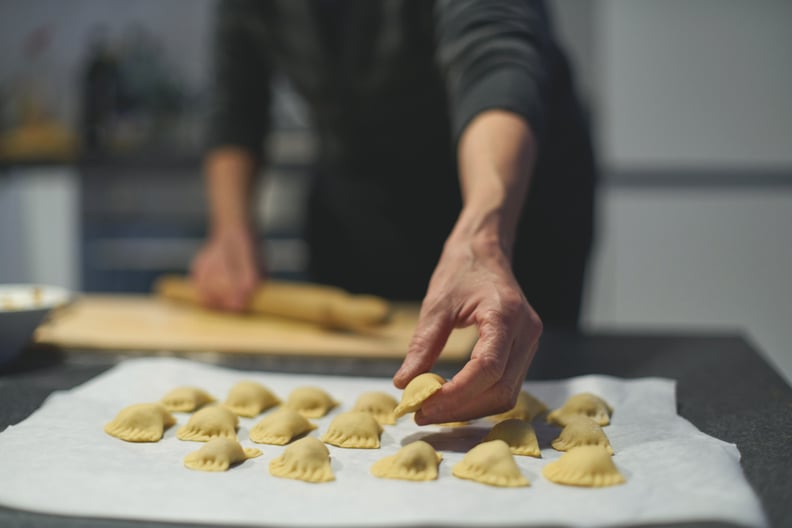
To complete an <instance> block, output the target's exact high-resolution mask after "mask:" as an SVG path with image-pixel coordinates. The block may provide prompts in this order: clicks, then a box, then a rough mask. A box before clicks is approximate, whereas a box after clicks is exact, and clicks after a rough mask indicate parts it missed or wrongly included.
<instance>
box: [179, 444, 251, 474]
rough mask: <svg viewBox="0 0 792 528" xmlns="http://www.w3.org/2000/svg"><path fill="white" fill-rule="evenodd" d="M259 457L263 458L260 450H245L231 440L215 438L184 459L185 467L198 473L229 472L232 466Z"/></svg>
mask: <svg viewBox="0 0 792 528" xmlns="http://www.w3.org/2000/svg"><path fill="white" fill-rule="evenodd" d="M257 456H261V451H260V450H259V449H255V448H243V447H242V446H241V445H239V442H237V441H236V440H232V439H230V438H213V439H212V440H209V441H208V442H207V443H205V444H204V445H203V446H201V448H200V449H199V450H198V451H193V452H192V453H190V454H188V455H187V456H186V457H184V467H186V468H189V469H195V470H198V471H227V470H228V468H230V467H231V466H232V465H234V464H239V463H240V462H244V461H245V460H247V459H248V458H255V457H257Z"/></svg>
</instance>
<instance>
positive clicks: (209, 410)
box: [176, 405, 239, 442]
mask: <svg viewBox="0 0 792 528" xmlns="http://www.w3.org/2000/svg"><path fill="white" fill-rule="evenodd" d="M238 424H239V418H237V416H236V415H235V414H234V413H232V412H231V411H229V410H228V409H226V408H225V407H223V406H222V405H211V406H209V407H204V408H203V409H201V410H199V411H198V412H196V413H195V414H193V415H192V416H191V417H190V419H189V420H188V421H187V425H184V426H182V427H179V430H178V431H176V437H177V438H178V439H179V440H193V441H195V442H208V441H209V440H211V439H213V438H233V439H236V428H237V425H238Z"/></svg>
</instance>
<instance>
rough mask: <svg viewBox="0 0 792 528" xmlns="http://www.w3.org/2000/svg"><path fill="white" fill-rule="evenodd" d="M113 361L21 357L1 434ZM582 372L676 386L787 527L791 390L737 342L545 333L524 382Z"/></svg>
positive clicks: (8, 522) (12, 374)
mask: <svg viewBox="0 0 792 528" xmlns="http://www.w3.org/2000/svg"><path fill="white" fill-rule="evenodd" d="M120 357H121V356H115V355H110V354H105V353H74V352H71V353H68V354H63V353H60V352H58V351H54V350H36V351H30V352H29V353H28V354H27V355H26V356H24V357H23V359H22V360H21V361H19V362H18V363H16V364H14V365H11V366H10V367H8V368H6V369H5V371H0V430H3V429H5V427H6V426H8V425H12V424H16V423H18V422H20V421H22V420H23V419H24V418H25V417H27V416H28V415H29V414H30V413H32V412H33V411H34V410H35V409H36V408H38V406H39V405H40V404H41V403H42V401H43V400H44V399H45V398H46V397H47V395H49V394H50V393H51V392H52V391H55V390H60V389H67V388H71V387H74V386H75V385H78V384H80V383H82V382H84V381H86V380H88V379H90V378H92V377H94V376H96V375H97V374H99V373H101V372H103V371H105V370H107V369H108V368H110V367H111V366H112V365H114V364H115V363H116V362H117V361H118V360H119V358H120ZM195 358H196V359H199V360H202V361H211V362H214V363H219V364H222V365H225V366H229V367H234V368H244V369H254V370H270V371H280V372H311V373H324V374H329V375H340V374H343V375H366V376H390V375H391V374H392V373H393V372H394V371H395V370H396V368H397V366H398V365H397V363H396V362H393V361H367V360H352V359H341V360H328V359H321V360H317V359H309V358H293V357H292V358H277V357H263V358H262V357H250V356H235V357H218V356H217V355H200V356H195ZM458 366H459V365H450V364H447V365H443V366H441V367H438V369H436V370H437V371H438V372H440V373H441V374H446V375H450V374H451V373H452V372H453V371H455V370H456V368H458ZM582 374H608V375H613V376H619V377H624V378H635V377H644V376H662V377H667V378H673V379H675V380H677V402H678V410H679V414H680V415H681V416H683V417H685V418H687V419H688V420H690V421H691V422H693V424H695V425H696V426H697V427H698V428H699V429H700V430H702V431H703V432H705V433H707V434H710V435H712V436H715V437H717V438H720V439H722V440H725V441H727V442H732V443H735V444H737V447H738V448H739V449H740V453H741V454H742V466H743V469H744V471H745V474H746V476H747V478H748V481H749V482H750V483H751V484H752V486H753V488H754V489H755V490H756V493H757V494H758V495H759V497H760V498H761V500H762V503H763V504H764V507H765V511H766V512H767V515H768V518H769V519H770V522H771V524H772V526H776V527H787V526H792V388H790V387H789V385H787V384H786V383H785V382H784V380H783V379H782V378H781V377H780V376H779V375H778V374H777V373H776V372H775V371H774V370H773V369H772V368H771V367H770V366H769V365H768V364H767V362H766V361H765V360H764V359H763V358H762V356H761V355H760V354H759V353H758V352H757V351H756V350H755V349H754V348H753V347H752V346H751V345H750V344H748V343H747V342H746V341H745V340H744V339H742V338H740V337H737V336H732V335H693V334H691V335H679V334H673V335H672V334H668V335H646V334H638V333H636V334H619V335H604V334H597V335H578V334H558V333H552V332H547V333H546V335H545V337H543V339H542V346H541V349H540V353H539V355H538V356H537V359H536V360H535V362H534V366H533V367H532V371H531V374H530V376H529V378H535V379H554V378H566V377H570V376H577V375H582ZM2 480H4V479H2V476H0V481H2ZM0 526H3V527H6V526H7V527H30V526H46V527H53V528H66V527H69V528H72V527H98V526H111V527H114V528H121V527H125V528H126V527H130V528H131V527H138V528H140V527H143V526H146V527H154V526H160V527H166V526H171V527H172V526H175V525H173V524H164V523H163V524H157V523H149V522H146V523H137V522H132V521H119V520H107V519H85V518H73V517H59V516H53V515H41V514H34V513H28V512H22V511H17V510H9V509H5V508H1V507H0ZM674 526H683V525H680V524H677V525H674ZM684 526H724V525H723V524H721V523H698V524H695V525H693V524H691V525H684Z"/></svg>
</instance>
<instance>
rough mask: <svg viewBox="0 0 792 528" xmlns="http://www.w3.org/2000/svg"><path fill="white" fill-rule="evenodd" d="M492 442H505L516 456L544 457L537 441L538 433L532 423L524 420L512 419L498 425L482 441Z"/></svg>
mask: <svg viewBox="0 0 792 528" xmlns="http://www.w3.org/2000/svg"><path fill="white" fill-rule="evenodd" d="M490 440H503V441H504V442H506V443H507V444H508V445H509V449H511V452H512V453H513V454H515V455H524V456H531V457H536V458H541V456H542V451H541V450H540V449H539V441H538V440H537V439H536V431H534V428H533V426H532V425H531V424H530V422H526V421H524V420H517V419H512V420H505V421H503V422H500V423H499V424H496V425H495V427H493V428H492V430H491V431H490V432H489V433H488V434H487V436H485V437H484V440H482V441H483V442H488V441H490Z"/></svg>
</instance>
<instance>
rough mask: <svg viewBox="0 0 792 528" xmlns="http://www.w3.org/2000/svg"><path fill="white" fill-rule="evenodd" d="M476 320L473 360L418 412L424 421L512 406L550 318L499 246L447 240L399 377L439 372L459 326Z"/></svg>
mask: <svg viewBox="0 0 792 528" xmlns="http://www.w3.org/2000/svg"><path fill="white" fill-rule="evenodd" d="M473 324H475V325H476V326H477V327H478V330H479V339H478V342H477V343H476V345H475V346H474V348H473V352H472V353H471V357H470V360H469V361H468V362H467V363H466V364H465V366H464V367H463V368H462V370H460V371H459V372H458V373H457V374H456V375H455V376H454V377H453V379H451V380H450V381H449V382H448V383H446V384H445V385H443V387H442V388H441V389H440V391H438V392H437V393H435V394H434V395H433V396H432V397H431V398H429V399H428V400H427V401H426V402H425V403H424V405H423V406H422V407H421V409H420V410H419V411H418V412H417V413H416V414H415V422H416V423H417V424H418V425H426V424H430V423H444V422H453V421H463V420H469V419H473V418H479V417H482V416H487V415H491V414H495V413H499V412H503V411H506V410H508V409H510V408H512V407H513V406H514V404H515V402H516V398H517V395H518V393H519V392H520V388H521V386H522V383H523V380H524V378H525V374H526V372H527V371H528V367H529V365H530V363H531V361H532V360H533V357H534V354H535V353H536V349H537V346H538V343H539V337H540V335H541V333H542V322H541V320H540V319H539V316H538V315H537V314H536V312H535V311H534V310H533V308H531V306H530V304H528V301H527V300H526V298H525V295H523V293H522V290H521V289H520V286H519V284H517V281H516V279H515V278H514V274H513V273H512V271H511V264H510V262H509V259H508V257H507V256H506V255H505V254H504V252H503V251H502V249H501V248H500V247H499V246H498V245H497V244H491V245H482V244H475V243H469V242H463V243H458V242H457V243H451V242H449V243H447V244H446V247H445V249H444V251H443V254H442V256H441V257H440V261H439V263H438V265H437V267H436V268H435V271H434V274H433V275H432V279H431V281H430V282H429V288H428V291H427V293H426V296H425V298H424V301H423V304H422V306H421V313H420V317H419V320H418V325H417V327H416V330H415V333H414V334H413V338H412V341H411V343H410V346H409V348H408V351H407V356H406V357H405V359H404V362H403V363H402V366H401V368H400V369H399V370H398V372H397V373H396V374H395V375H394V377H393V382H394V384H395V385H396V387H398V388H404V387H405V386H406V385H407V383H408V382H409V381H410V380H412V379H413V378H414V377H415V376H417V375H418V374H421V373H423V372H427V371H428V370H430V369H431V367H432V365H433V364H434V362H435V360H436V359H437V357H438V356H439V355H440V352H441V351H442V349H443V347H444V346H445V343H446V341H447V339H448V336H449V334H450V333H451V331H452V330H453V329H454V328H455V327H465V326H470V325H473Z"/></svg>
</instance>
